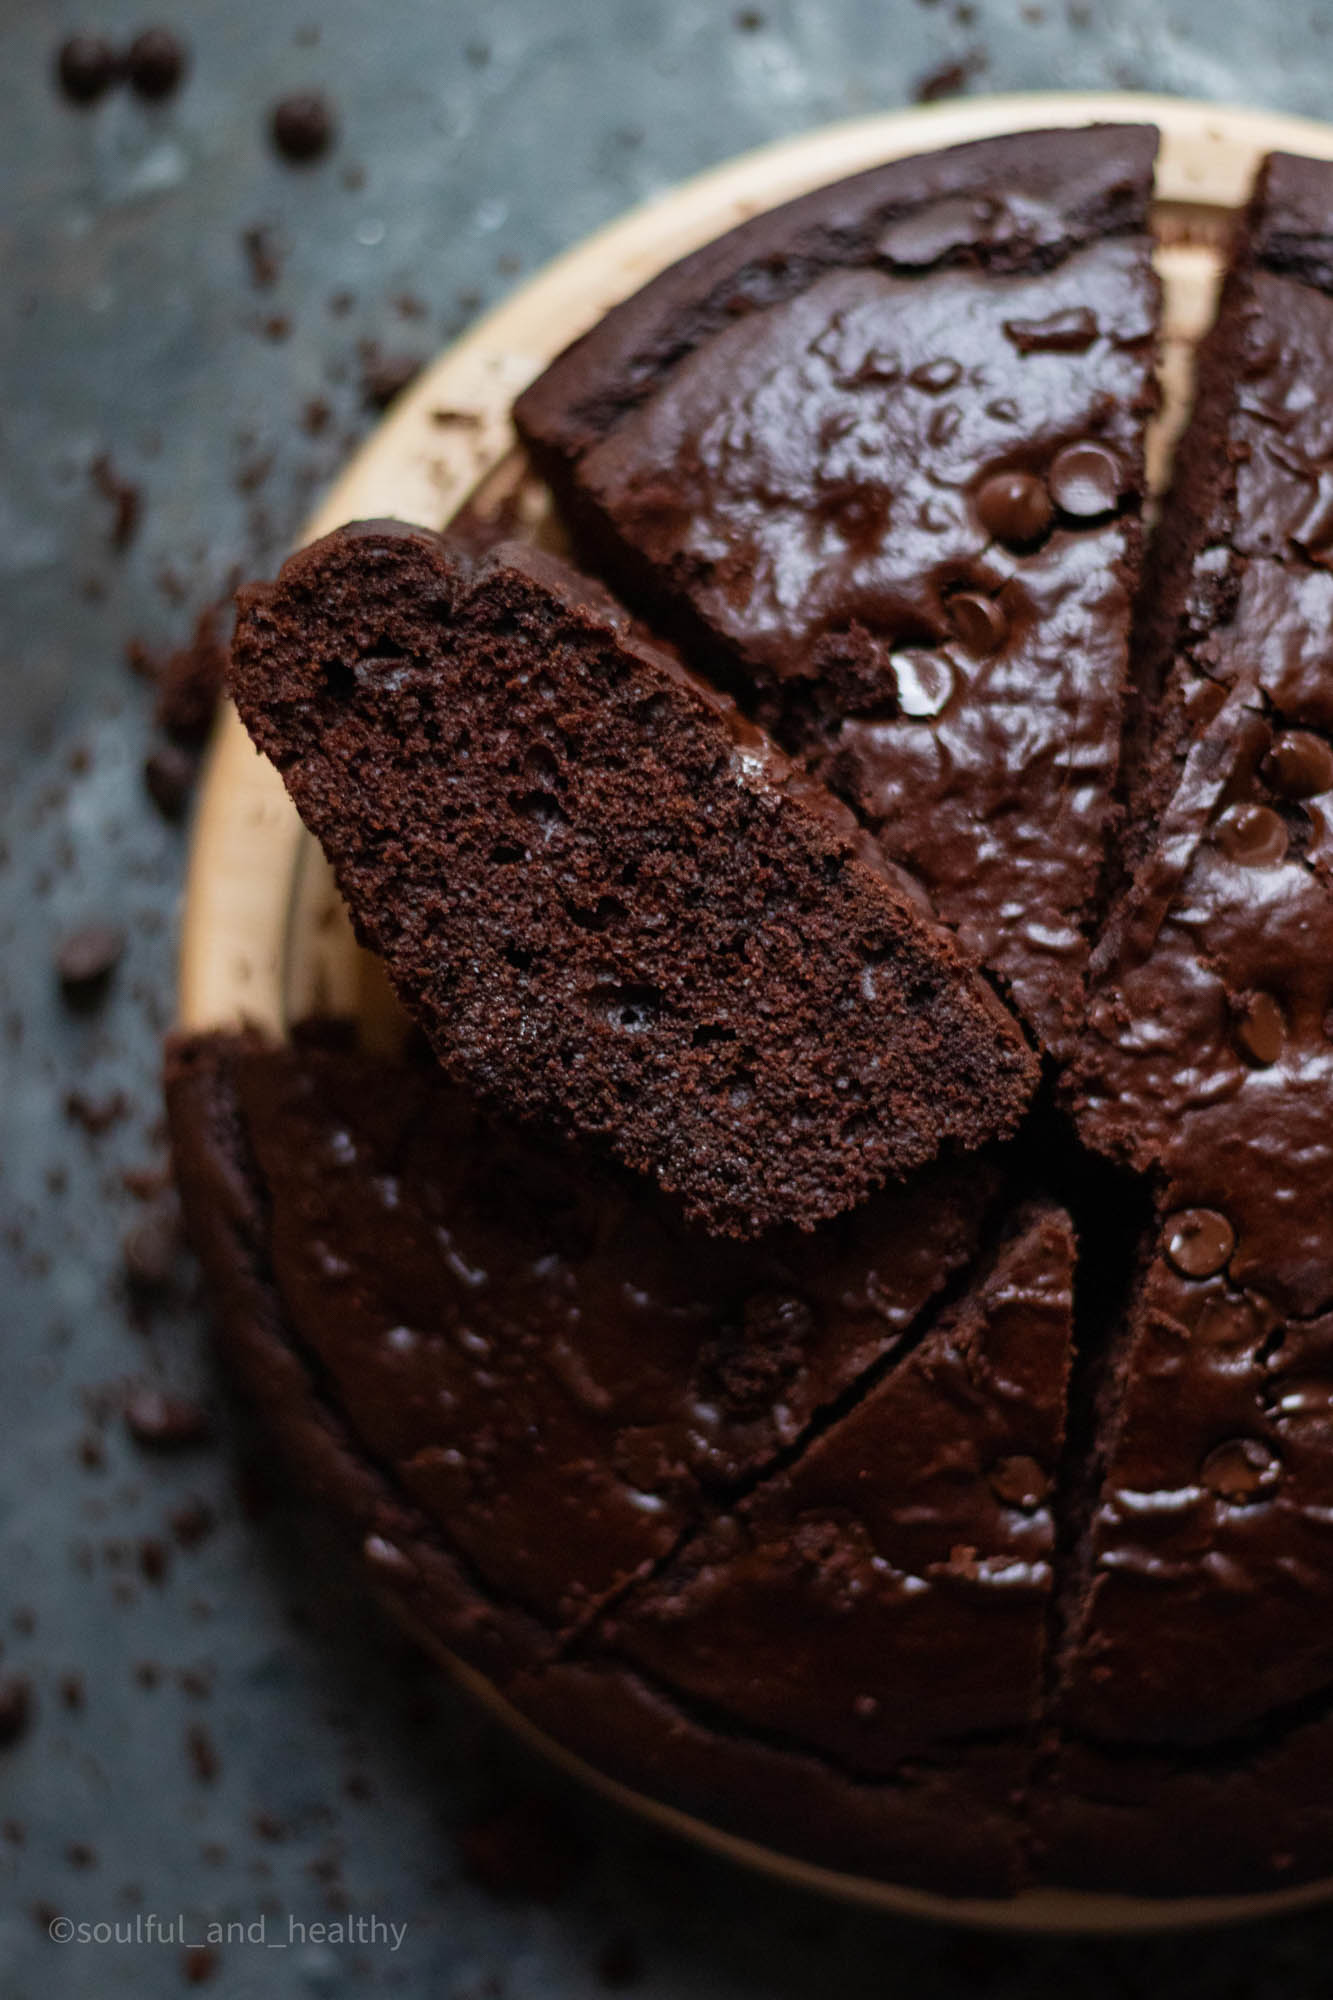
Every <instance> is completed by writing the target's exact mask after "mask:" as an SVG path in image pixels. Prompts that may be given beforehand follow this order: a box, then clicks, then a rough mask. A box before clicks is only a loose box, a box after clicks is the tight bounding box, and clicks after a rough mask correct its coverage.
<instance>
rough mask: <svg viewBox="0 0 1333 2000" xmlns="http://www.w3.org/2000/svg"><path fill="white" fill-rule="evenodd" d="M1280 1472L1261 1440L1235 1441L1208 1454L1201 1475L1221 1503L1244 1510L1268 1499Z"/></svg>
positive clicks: (1235, 1439) (1245, 1439) (1279, 1467)
mask: <svg viewBox="0 0 1333 2000" xmlns="http://www.w3.org/2000/svg"><path fill="white" fill-rule="evenodd" d="M1280 1473H1281V1466H1280V1465H1279V1462H1278V1460H1277V1458H1276V1456H1275V1455H1274V1453H1273V1452H1271V1451H1270V1450H1269V1448H1268V1446H1267V1445H1266V1444H1263V1443H1261V1441H1260V1440H1259V1439H1258V1438H1234V1439H1232V1440H1231V1441H1230V1442H1229V1443H1227V1444H1220V1445H1218V1446H1217V1448H1216V1450H1214V1451H1210V1452H1209V1454H1208V1456H1207V1458H1206V1459H1205V1460H1204V1462H1203V1466H1202V1469H1201V1471H1200V1475H1199V1476H1200V1478H1201V1479H1202V1480H1203V1483H1204V1485H1205V1486H1206V1487H1208V1488H1209V1490H1210V1491H1211V1492H1213V1493H1216V1495H1217V1496H1218V1498H1219V1499H1220V1500H1226V1501H1228V1502H1229V1503H1230V1504H1231V1505H1232V1506H1233V1507H1244V1506H1247V1505H1248V1504H1249V1503H1250V1502H1252V1501H1255V1500H1266V1499H1267V1498H1268V1497H1269V1495H1270V1494H1271V1493H1272V1491H1273V1488H1274V1487H1275V1486H1276V1485H1277V1482H1278V1478H1279V1476H1280Z"/></svg>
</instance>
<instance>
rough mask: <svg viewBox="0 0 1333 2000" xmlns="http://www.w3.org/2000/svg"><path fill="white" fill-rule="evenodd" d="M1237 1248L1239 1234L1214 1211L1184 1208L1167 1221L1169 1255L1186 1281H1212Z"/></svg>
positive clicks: (1167, 1249) (1167, 1251) (1212, 1209)
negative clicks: (1202, 1279) (1206, 1279)
mask: <svg viewBox="0 0 1333 2000" xmlns="http://www.w3.org/2000/svg"><path fill="white" fill-rule="evenodd" d="M1235 1247H1236V1232H1235V1230H1234V1229H1233V1228H1232V1227H1231V1224H1230V1223H1229V1222H1228V1221H1227V1219H1226V1217H1225V1215H1220V1214H1219V1213H1218V1211H1217V1210H1216V1209H1215V1208H1182V1209H1180V1210H1179V1211H1178V1213H1177V1214H1175V1215H1171V1216H1168V1217H1167V1222H1166V1254H1167V1256H1168V1257H1169V1258H1170V1259H1171V1262H1172V1263H1173V1264H1174V1265H1175V1267H1176V1269H1177V1270H1178V1271H1179V1272H1180V1273H1181V1275H1182V1276H1183V1277H1186V1278H1211V1277H1212V1276H1213V1274H1214V1272H1216V1271H1220V1270H1221V1269H1222V1266H1223V1265H1224V1264H1225V1263H1226V1261H1227V1259H1228V1257H1230V1255H1231V1253H1232V1251H1233V1250H1234V1249H1235Z"/></svg>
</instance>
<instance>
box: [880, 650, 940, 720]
mask: <svg viewBox="0 0 1333 2000" xmlns="http://www.w3.org/2000/svg"><path fill="white" fill-rule="evenodd" d="M890 665H891V666H892V668H893V673H894V679H895V680H896V681H897V684H898V708H899V711H900V712H901V713H902V714H903V715H911V716H917V717H922V716H927V715H938V714H939V713H940V710H941V709H942V708H944V707H946V706H947V704H948V700H949V697H950V695H951V694H952V693H953V684H954V675H953V668H952V666H951V665H950V664H949V661H948V659H947V658H946V656H945V655H944V654H943V653H928V652H925V651H920V652H916V651H913V652H904V653H894V654H893V656H892V658H891V660H890Z"/></svg>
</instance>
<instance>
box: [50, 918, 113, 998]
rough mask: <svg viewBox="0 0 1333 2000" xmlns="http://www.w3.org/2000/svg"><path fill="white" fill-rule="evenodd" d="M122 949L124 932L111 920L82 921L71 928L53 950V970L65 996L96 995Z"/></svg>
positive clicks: (108, 976) (92, 996)
mask: <svg viewBox="0 0 1333 2000" xmlns="http://www.w3.org/2000/svg"><path fill="white" fill-rule="evenodd" d="M124 949H125V934H124V932H123V931H120V930H117V929H116V927H115V926H114V925H113V924H85V925H84V926H83V927H82V929H81V930H77V931H71V932H70V934H69V936H68V937H67V938H66V939H65V941H64V943H63V944H62V945H61V946H60V949H59V951H58V952H57V953H56V972H57V974H58V975H59V978H60V984H61V987H62V988H63V990H64V992H65V995H66V997H67V998H68V999H71V1000H76V1001H87V1000H90V999H93V998H96V997H98V996H100V994H101V993H102V992H103V991H104V989H105V987H106V985H107V982H108V981H109V979H110V978H111V975H112V973H113V972H114V971H115V969H116V967H117V966H118V965H119V963H120V958H121V953H122V952H123V951H124Z"/></svg>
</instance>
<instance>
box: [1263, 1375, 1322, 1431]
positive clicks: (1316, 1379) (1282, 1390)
mask: <svg viewBox="0 0 1333 2000" xmlns="http://www.w3.org/2000/svg"><path fill="white" fill-rule="evenodd" d="M1268 1406H1269V1408H1270V1409H1271V1410H1272V1412H1273V1414H1274V1416H1275V1417H1277V1418H1278V1419H1279V1420H1281V1419H1282V1418H1284V1417H1285V1418H1293V1417H1320V1418H1323V1419H1325V1420H1327V1418H1328V1416H1329V1413H1330V1411H1333V1381H1329V1380H1328V1379H1327V1377H1324V1376H1304V1377H1299V1378H1296V1379H1293V1380H1290V1381H1287V1382H1280V1383H1279V1384H1278V1385H1277V1388H1276V1389H1275V1390H1274V1391H1273V1393H1272V1394H1271V1395H1270V1396H1269V1398H1268Z"/></svg>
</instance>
